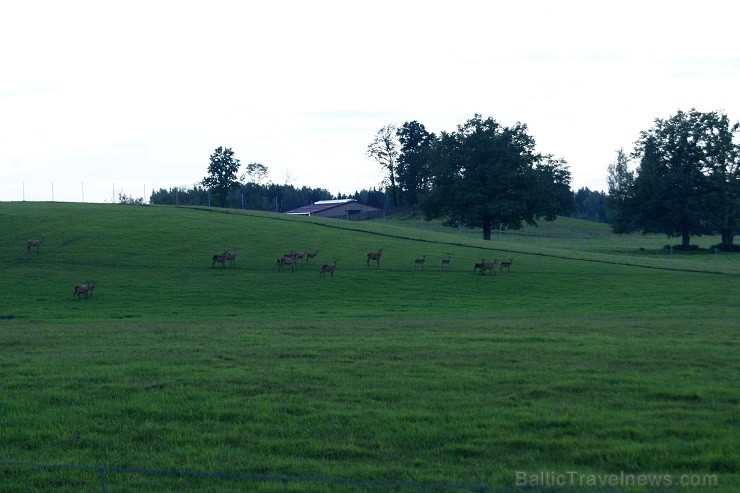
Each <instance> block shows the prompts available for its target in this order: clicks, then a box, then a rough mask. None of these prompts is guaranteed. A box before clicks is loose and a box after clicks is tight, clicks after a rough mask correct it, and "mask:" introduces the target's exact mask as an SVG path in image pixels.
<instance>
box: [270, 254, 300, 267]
mask: <svg viewBox="0 0 740 493" xmlns="http://www.w3.org/2000/svg"><path fill="white" fill-rule="evenodd" d="M296 262H297V260H296V254H295V252H293V253H291V254H290V255H283V256H282V257H280V258H279V259H277V262H276V263H275V265H276V266H277V267H280V269H281V270H282V268H283V267H284V266H286V265H290V270H291V271H293V270H294V269H295V264H296Z"/></svg>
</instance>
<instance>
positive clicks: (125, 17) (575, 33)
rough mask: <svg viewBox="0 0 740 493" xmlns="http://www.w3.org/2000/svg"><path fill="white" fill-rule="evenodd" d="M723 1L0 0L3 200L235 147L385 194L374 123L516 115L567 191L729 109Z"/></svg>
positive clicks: (343, 189)
mask: <svg viewBox="0 0 740 493" xmlns="http://www.w3.org/2000/svg"><path fill="white" fill-rule="evenodd" d="M739 18H740V2H737V1H736V0H705V1H703V2H696V1H695V0H692V1H685V0H669V1H663V0H639V1H633V0H620V1H611V2H606V1H596V0H590V1H580V0H572V1H569V0H518V1H498V0H488V1H486V0H480V1H474V0H455V1H449V0H448V1H437V0H420V1H417V0H392V1H388V0H373V1H359V0H358V1H347V0H342V1H333V0H332V1H323V0H314V1H313V2H306V1H293V0H284V1H282V2H267V1H260V2H257V1H247V0H242V1H219V0H215V1H214V0H211V1H208V2H204V1H198V2H195V1H187V0H178V1H158V0H146V1H138V0H127V1H125V2H123V1H119V2H113V1H111V2H101V1H99V0H96V1H75V0H65V1H63V2H59V1H47V0H40V1H34V2H4V3H3V4H2V6H0V67H1V70H0V201H18V200H27V201H49V200H55V201H74V202H81V201H84V202H114V201H117V200H118V197H119V195H120V194H124V195H127V196H130V197H132V198H138V197H142V198H144V199H145V201H148V199H149V196H150V194H151V192H152V190H158V189H161V188H166V189H169V188H172V187H191V186H193V185H195V184H197V183H199V182H200V181H201V180H202V179H203V178H204V177H205V176H206V175H207V169H208V164H209V157H210V155H211V153H213V151H214V150H215V149H216V148H217V147H220V146H223V147H228V148H231V149H232V150H233V151H234V155H235V157H236V158H237V159H239V160H240V161H241V163H242V171H243V168H244V167H245V165H246V164H248V163H253V162H257V163H261V164H263V165H265V166H266V167H267V168H268V170H269V175H268V180H269V181H271V182H273V183H280V184H283V183H289V184H292V185H294V186H298V187H300V186H308V187H312V188H324V189H327V190H329V191H330V192H331V193H333V194H337V193H344V194H351V193H354V192H355V191H358V190H362V189H371V188H374V187H375V188H378V187H379V186H380V183H381V181H382V180H383V177H384V173H383V170H382V169H381V168H380V166H379V165H378V164H377V163H376V162H375V161H373V160H372V159H370V158H369V157H368V156H367V146H368V145H369V144H370V142H371V141H372V140H373V138H374V137H375V135H376V133H377V132H378V130H380V128H381V127H384V126H386V125H389V124H393V125H396V126H400V125H402V124H403V123H404V122H407V121H414V120H416V121H418V122H419V123H422V124H423V125H424V126H425V127H426V129H427V130H428V131H430V132H434V133H437V134H439V133H440V132H442V131H448V132H452V131H455V130H456V129H457V126H458V125H461V124H463V123H464V122H465V121H467V120H468V119H470V118H472V117H473V116H474V115H475V114H476V113H477V114H481V115H482V116H483V117H484V118H487V117H492V118H494V119H495V120H496V121H498V122H499V123H500V124H502V125H505V126H511V125H514V124H516V123H517V122H521V123H525V124H526V125H527V127H528V129H529V134H530V135H531V136H532V137H533V138H534V139H535V141H536V148H537V150H538V151H539V152H542V153H545V154H552V155H553V156H555V157H556V158H562V159H564V160H565V161H567V163H568V166H569V168H570V171H571V174H572V188H573V189H574V190H577V189H579V188H581V187H588V188H590V189H591V190H604V191H605V190H606V176H607V167H608V166H609V164H610V163H612V162H614V160H615V156H616V151H617V150H618V149H620V148H623V149H625V150H626V151H631V150H632V149H633V147H634V142H635V141H636V140H637V139H638V138H639V134H640V132H641V131H645V130H649V129H650V128H652V126H653V124H654V121H655V119H657V118H661V119H666V118H669V117H671V116H672V115H674V114H675V113H676V112H677V111H678V110H684V111H687V110H690V109H692V108H696V109H697V110H699V111H705V112H709V111H722V112H724V113H725V114H727V115H728V116H729V118H730V120H731V121H737V120H740V94H739V93H738V91H739V90H740V44H739V43H738V42H737V35H736V32H737V31H736V28H737V25H736V24H737V19H739Z"/></svg>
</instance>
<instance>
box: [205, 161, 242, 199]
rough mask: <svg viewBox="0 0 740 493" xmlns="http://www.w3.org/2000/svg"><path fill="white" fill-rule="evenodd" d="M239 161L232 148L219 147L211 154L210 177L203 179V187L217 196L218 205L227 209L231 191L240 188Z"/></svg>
mask: <svg viewBox="0 0 740 493" xmlns="http://www.w3.org/2000/svg"><path fill="white" fill-rule="evenodd" d="M239 165H240V164H239V160H238V159H236V158H235V157H234V151H232V150H231V148H228V147H226V148H224V147H218V148H217V149H216V150H215V151H214V152H213V154H211V163H210V164H209V165H208V174H209V176H207V177H205V178H204V179H203V186H205V187H208V188H209V189H211V190H213V191H214V192H215V194H216V205H217V206H219V207H226V204H227V201H228V196H229V191H231V190H232V189H234V188H236V187H238V186H239V182H238V181H237V179H236V175H237V173H238V171H239Z"/></svg>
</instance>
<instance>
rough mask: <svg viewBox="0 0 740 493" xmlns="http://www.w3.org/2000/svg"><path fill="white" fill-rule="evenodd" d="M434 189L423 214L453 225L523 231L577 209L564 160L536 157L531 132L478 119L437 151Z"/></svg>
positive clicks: (447, 136)
mask: <svg viewBox="0 0 740 493" xmlns="http://www.w3.org/2000/svg"><path fill="white" fill-rule="evenodd" d="M430 156H431V170H432V186H431V191H430V194H429V196H428V197H427V199H426V200H425V201H424V204H423V209H424V213H425V215H426V216H427V217H428V218H434V217H444V218H445V223H446V224H448V225H458V224H462V225H465V226H469V227H482V228H483V238H484V239H486V240H489V239H490V238H491V230H492V228H493V227H494V226H497V225H501V226H505V227H507V228H511V229H518V228H520V227H521V226H522V223H523V222H526V223H528V224H533V225H535V224H537V219H539V218H540V217H542V216H544V217H545V219H546V220H550V219H554V218H555V215H556V214H557V213H560V212H564V211H566V210H567V209H568V208H569V207H571V206H572V202H573V195H572V193H571V192H570V172H569V171H568V169H567V166H566V163H565V161H563V160H558V159H554V158H553V157H552V156H543V155H540V154H538V153H537V152H535V142H534V139H533V138H532V137H531V136H530V135H528V134H527V126H526V125H524V124H522V123H517V124H516V125H514V126H513V127H505V126H502V125H500V124H499V123H498V122H496V121H495V120H493V119H492V118H487V119H485V120H484V119H483V118H482V117H481V115H475V116H474V117H473V118H472V119H470V120H468V121H467V122H466V123H464V124H463V125H460V126H458V129H457V131H455V132H451V133H447V132H443V133H442V134H441V136H440V138H439V139H438V140H436V141H435V143H434V145H433V146H432V151H431V153H430Z"/></svg>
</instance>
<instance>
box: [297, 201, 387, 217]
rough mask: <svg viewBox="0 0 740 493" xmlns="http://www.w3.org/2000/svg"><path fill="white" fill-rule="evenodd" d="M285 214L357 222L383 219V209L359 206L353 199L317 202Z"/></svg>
mask: <svg viewBox="0 0 740 493" xmlns="http://www.w3.org/2000/svg"><path fill="white" fill-rule="evenodd" d="M286 214H293V215H296V216H318V217H329V218H332V219H350V220H355V221H359V220H363V219H374V218H376V217H383V209H378V208H377V207H372V206H369V205H365V204H361V203H359V202H358V201H356V200H355V199H341V200H319V201H318V202H314V203H313V204H311V205H306V206H303V207H299V208H298V209H293V210H292V211H287V212H286Z"/></svg>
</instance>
